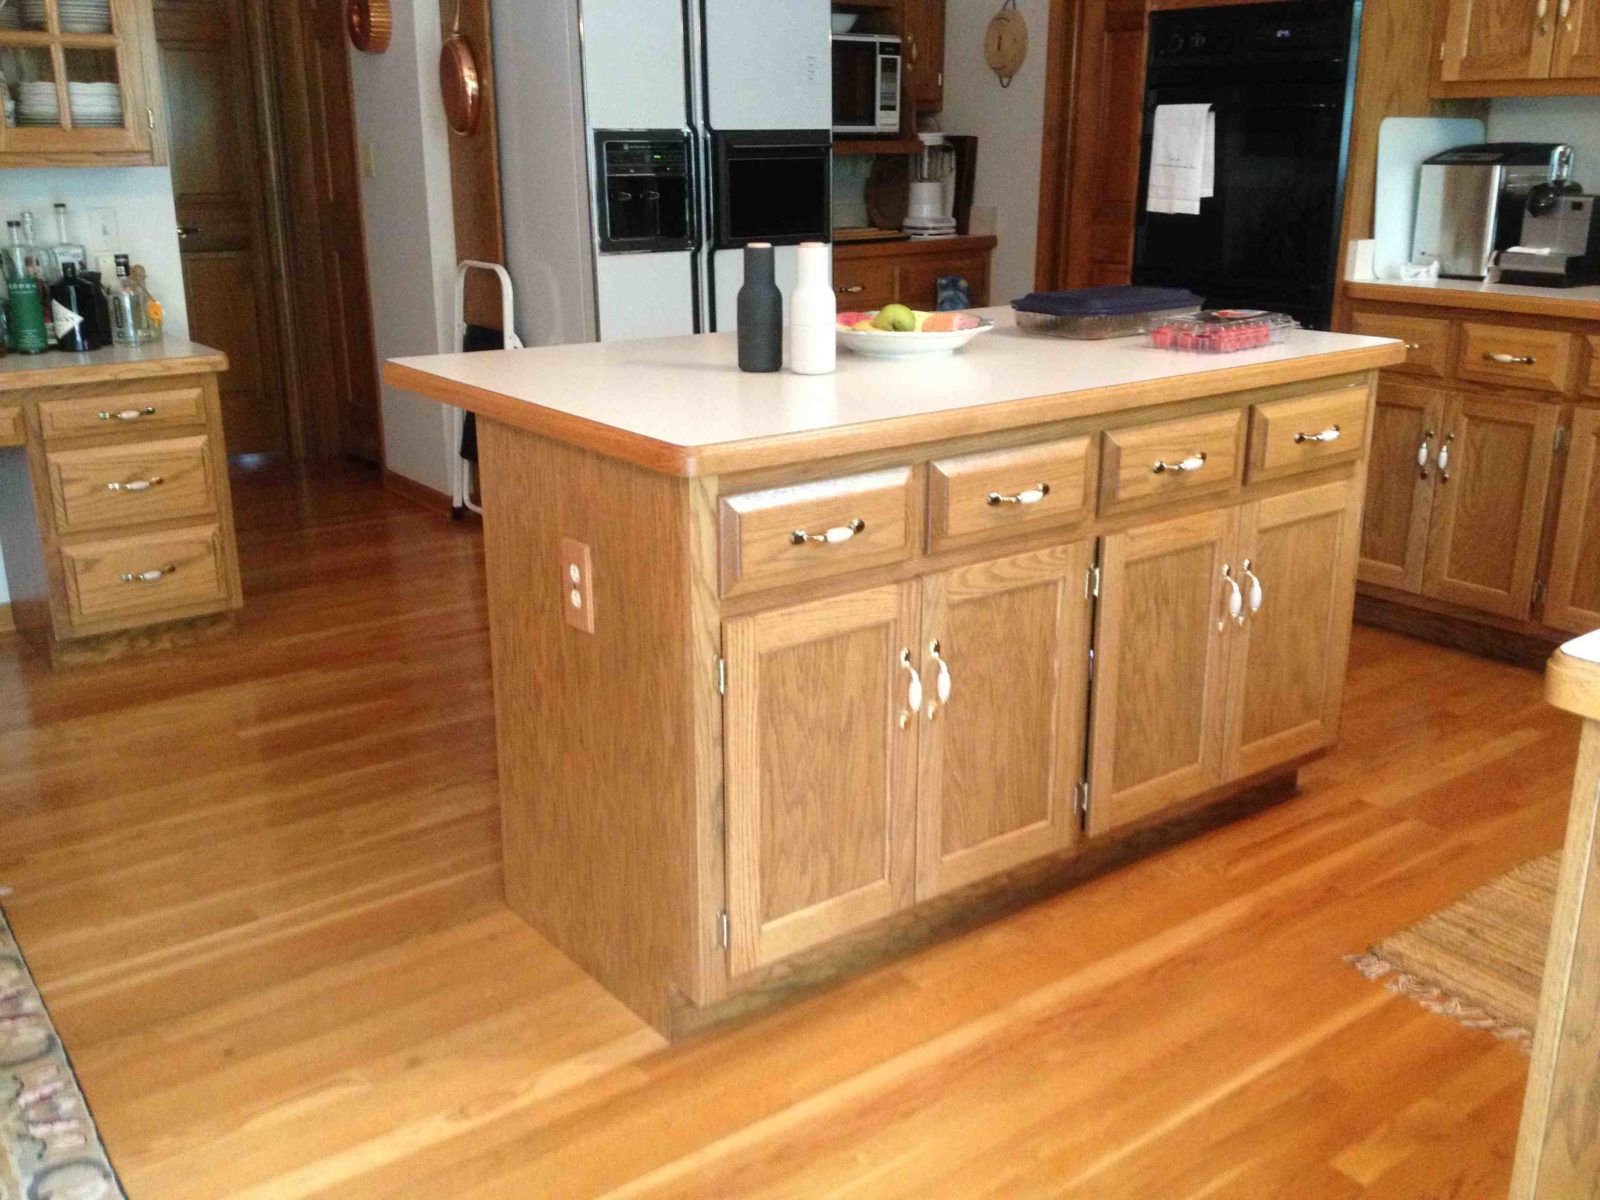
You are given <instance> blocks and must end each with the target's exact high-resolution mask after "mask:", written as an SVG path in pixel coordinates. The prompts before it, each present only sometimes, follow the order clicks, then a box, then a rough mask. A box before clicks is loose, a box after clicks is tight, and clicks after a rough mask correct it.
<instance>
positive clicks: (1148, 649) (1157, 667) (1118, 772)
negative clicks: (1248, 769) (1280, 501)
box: [1089, 508, 1239, 834]
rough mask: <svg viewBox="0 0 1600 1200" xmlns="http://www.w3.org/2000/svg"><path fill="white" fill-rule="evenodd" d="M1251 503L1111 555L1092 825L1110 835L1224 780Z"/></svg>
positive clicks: (1115, 538)
mask: <svg viewBox="0 0 1600 1200" xmlns="http://www.w3.org/2000/svg"><path fill="white" fill-rule="evenodd" d="M1238 519H1239V510H1238V509H1236V508H1228V509H1218V510H1214V511H1212V512H1206V513H1197V514H1195V515H1194V516H1189V517H1180V518H1178V519H1177V520H1172V521H1164V522H1162V523H1161V524H1158V525H1148V526H1144V527H1142V528H1138V529H1131V530H1128V531H1126V532H1124V533H1117V534H1112V535H1111V536H1110V537H1108V538H1106V539H1105V542H1104V546H1103V549H1102V552H1101V583H1100V608H1099V616H1098V618H1097V621H1098V628H1097V629H1096V632H1095V668H1094V670H1095V676H1094V687H1093V701H1092V722H1093V728H1092V732H1091V734H1090V737H1091V741H1090V752H1089V789H1090V793H1089V797H1090V798H1089V829H1090V832H1091V833H1095V834H1099V833H1104V832H1106V831H1107V830H1109V829H1114V828H1116V827H1117V826H1119V825H1124V824H1126V823H1128V822H1130V821H1134V820H1137V819H1139V818H1141V817H1144V816H1147V815H1149V814H1151V813H1154V812H1157V811H1159V810H1160V809H1163V808H1166V807H1168V806H1170V805H1173V804H1177V803H1180V802H1181V801H1183V800H1186V799H1188V798H1189V797H1191V796H1194V795H1198V794H1199V793H1200V792H1203V791H1205V790H1206V789H1208V788H1210V787H1213V786H1215V785H1216V784H1218V783H1220V782H1221V780H1222V766H1223V751H1224V745H1223V733H1224V729H1223V725H1224V719H1225V716H1226V712H1225V704H1226V694H1227V672H1228V662H1227V658H1228V646H1229V642H1228V638H1229V637H1230V635H1231V632H1232V631H1233V629H1234V628H1235V626H1234V623H1233V622H1232V621H1231V620H1229V619H1228V617H1227V601H1228V597H1229V595H1230V593H1231V591H1232V588H1231V585H1230V584H1229V582H1228V576H1227V575H1225V574H1224V571H1223V568H1224V567H1228V569H1229V573H1230V574H1231V573H1232V571H1233V567H1232V565H1231V564H1233V562H1234V554H1233V552H1234V549H1235V543H1236V541H1237V534H1238Z"/></svg>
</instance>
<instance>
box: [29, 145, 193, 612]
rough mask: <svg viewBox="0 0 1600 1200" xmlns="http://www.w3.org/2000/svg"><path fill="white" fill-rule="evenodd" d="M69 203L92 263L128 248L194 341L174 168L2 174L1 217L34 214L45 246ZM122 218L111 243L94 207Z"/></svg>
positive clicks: (178, 333)
mask: <svg viewBox="0 0 1600 1200" xmlns="http://www.w3.org/2000/svg"><path fill="white" fill-rule="evenodd" d="M58 200H59V201H63V202H64V203H65V204H66V205H67V214H68V217H69V218H70V221H71V223H70V224H69V226H68V233H70V234H71V236H72V239H73V240H74V241H77V242H82V243H83V244H84V246H85V247H86V248H87V249H88V251H89V258H90V261H91V262H92V261H93V259H94V256H95V254H96V253H97V252H99V251H102V250H106V251H120V252H124V253H126V254H127V255H128V256H129V257H131V258H132V259H133V261H134V262H136V263H142V264H143V265H144V268H145V270H146V272H147V273H148V276H147V278H148V282H149V285H150V291H151V292H152V293H153V294H154V295H155V296H156V297H157V298H158V299H159V300H160V301H161V303H162V306H163V307H164V308H165V309H166V330H167V335H168V336H169V337H175V338H187V337H188V336H189V310H188V307H187V305H186V304H185V303H184V297H183V263H182V261H181V260H180V259H179V257H178V214H177V212H176V210H175V209H174V208H173V205H172V174H171V172H170V171H168V170H167V168H166V167H106V168H87V167H56V168H50V169H42V168H41V169H37V170H34V169H29V170H17V169H11V170H6V171H0V220H6V219H10V218H12V217H15V216H18V215H20V214H21V213H23V212H31V213H33V215H34V217H35V219H36V221H37V223H38V237H39V239H40V240H41V241H46V242H54V241H55V239H56V222H55V203H56V201H58ZM100 208H109V209H111V210H112V211H113V212H114V213H115V214H116V225H117V234H116V237H115V238H114V239H104V238H101V237H100V236H99V235H98V231H97V229H96V228H95V227H94V226H93V225H92V224H91V221H90V217H89V210H90V209H100ZM10 599H11V595H10V592H9V590H8V589H7V587H6V579H5V559H4V557H3V556H0V604H5V603H8V602H9V601H10Z"/></svg>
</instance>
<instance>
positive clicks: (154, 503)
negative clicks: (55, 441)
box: [47, 434, 216, 533]
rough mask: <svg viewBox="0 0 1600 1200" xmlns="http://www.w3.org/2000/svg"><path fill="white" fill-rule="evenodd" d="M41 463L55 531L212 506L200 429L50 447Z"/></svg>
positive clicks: (202, 511) (206, 510) (199, 512)
mask: <svg viewBox="0 0 1600 1200" xmlns="http://www.w3.org/2000/svg"><path fill="white" fill-rule="evenodd" d="M47 462H48V463H49V472H50V496H51V500H52V502H53V504H54V507H55V516H56V530H57V532H58V533H78V532H81V531H83V530H85V529H105V528H108V527H110V526H114V525H130V524H137V523H139V522H143V521H168V520H172V519H174V518H177V517H200V516H206V515H209V514H210V513H213V512H215V511H216V497H215V486H216V483H215V480H214V479H213V477H212V469H213V468H212V462H211V442H210V439H208V438H207V437H206V436H205V435H204V434H199V435H197V436H195V437H186V438H169V439H166V440H163V441H158V442H132V443H119V444H116V445H111V446H95V447H93V448H91V449H87V450H54V451H51V452H50V454H49V455H48V456H47Z"/></svg>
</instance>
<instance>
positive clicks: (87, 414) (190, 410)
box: [39, 383, 206, 440]
mask: <svg viewBox="0 0 1600 1200" xmlns="http://www.w3.org/2000/svg"><path fill="white" fill-rule="evenodd" d="M205 419H206V405H205V389H204V388H203V387H202V386H201V385H200V384H198V383H195V384H175V385H172V386H170V387H163V388H160V389H158V390H157V389H152V390H151V391H141V392H116V393H113V394H110V395H101V396H78V397H75V398H73V399H71V400H46V401H43V402H42V403H41V404H40V405H39V425H40V428H41V429H42V430H43V432H44V436H45V439H46V440H49V439H51V438H60V437H72V436H74V435H77V434H87V433H123V432H126V433H129V434H140V433H146V432H149V431H150V430H166V429H177V428H182V427H183V426H185V425H203V424H205Z"/></svg>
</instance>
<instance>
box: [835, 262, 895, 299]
mask: <svg viewBox="0 0 1600 1200" xmlns="http://www.w3.org/2000/svg"><path fill="white" fill-rule="evenodd" d="M833 295H834V299H835V300H836V301H837V303H838V306H839V308H840V309H841V310H843V309H851V310H854V309H867V308H882V307H883V306H884V305H885V304H892V303H893V302H894V297H895V292H894V264H893V263H890V262H885V261H866V262H851V261H848V260H846V261H845V262H842V263H835V264H834V267H833Z"/></svg>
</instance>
